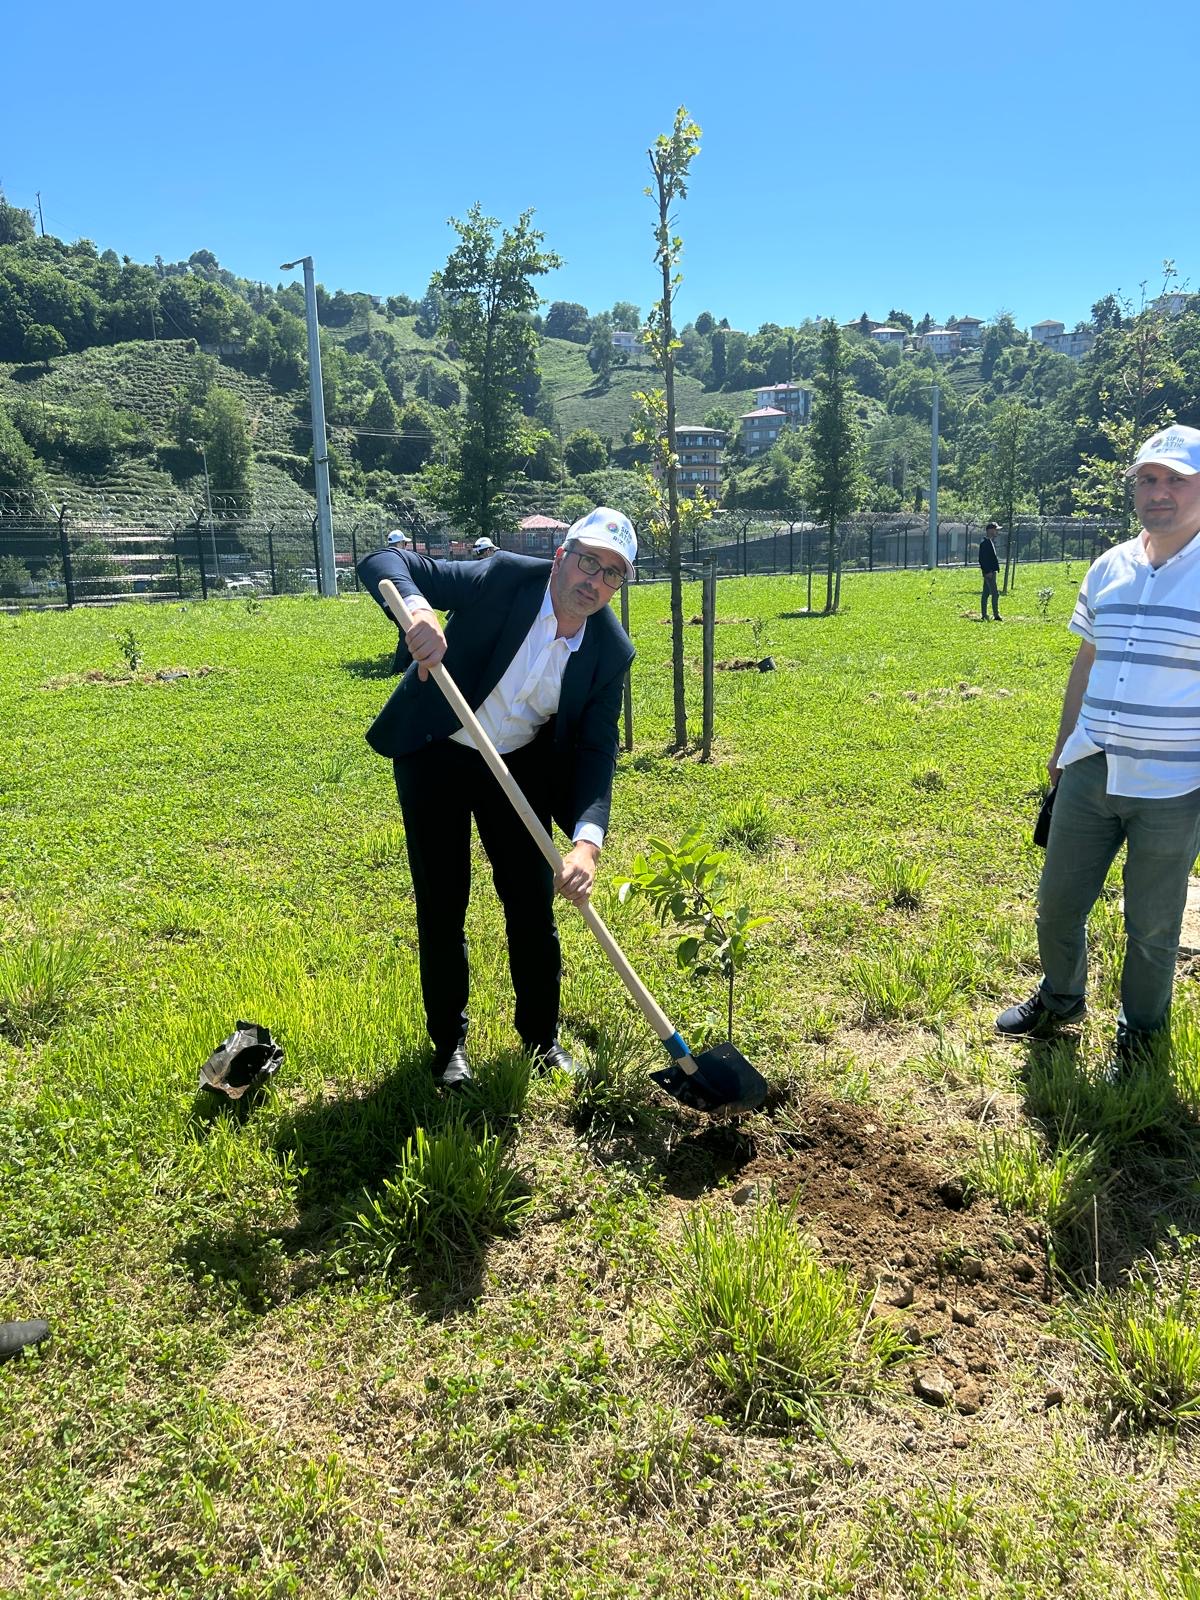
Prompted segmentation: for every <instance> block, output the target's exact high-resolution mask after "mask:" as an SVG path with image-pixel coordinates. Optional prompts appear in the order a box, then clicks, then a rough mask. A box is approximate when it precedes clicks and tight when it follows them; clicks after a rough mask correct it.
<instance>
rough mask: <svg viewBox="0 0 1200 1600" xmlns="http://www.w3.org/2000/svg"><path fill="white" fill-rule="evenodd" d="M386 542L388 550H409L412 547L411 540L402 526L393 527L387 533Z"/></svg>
mask: <svg viewBox="0 0 1200 1600" xmlns="http://www.w3.org/2000/svg"><path fill="white" fill-rule="evenodd" d="M386 543H387V547H388V549H389V550H395V549H400V550H411V549H412V540H411V539H410V538H409V536H408V535H407V534H406V533H405V531H404V529H403V528H393V529H392V531H391V533H389V534H388V536H387V540H386Z"/></svg>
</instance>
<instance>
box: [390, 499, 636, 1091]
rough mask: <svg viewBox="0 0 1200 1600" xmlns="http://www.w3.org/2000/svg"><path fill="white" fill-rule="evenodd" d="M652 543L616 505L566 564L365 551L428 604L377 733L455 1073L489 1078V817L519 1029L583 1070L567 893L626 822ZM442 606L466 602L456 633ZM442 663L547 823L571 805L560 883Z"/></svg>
mask: <svg viewBox="0 0 1200 1600" xmlns="http://www.w3.org/2000/svg"><path fill="white" fill-rule="evenodd" d="M636 555H637V540H636V536H635V534H634V530H633V526H632V524H631V523H630V522H629V519H628V518H627V517H624V516H622V515H621V513H620V512H619V511H610V510H609V509H608V508H607V507H605V506H599V507H597V508H596V510H595V511H591V512H589V513H588V515H587V516H585V517H581V518H580V519H579V521H578V522H576V523H575V524H574V525H573V526H572V527H571V528H570V530H569V531H568V533H567V535H566V537H565V539H564V540H563V543H562V545H561V547H560V548H559V549H558V551H557V552H556V553H555V556H554V559H553V561H545V560H540V559H535V558H534V557H531V556H519V555H513V554H511V553H509V552H507V551H498V552H497V554H496V555H494V556H492V557H491V559H490V560H488V561H479V562H476V561H433V560H430V559H429V558H428V557H425V556H419V555H416V554H412V553H409V552H396V551H391V550H385V551H378V552H376V553H375V554H374V555H370V556H367V557H366V558H365V559H364V560H363V561H362V562H361V563H360V564H359V569H358V570H359V574H360V576H361V577H362V580H363V582H364V584H365V585H366V586H367V588H368V589H369V590H370V591H371V593H372V594H373V595H374V596H375V598H376V600H380V595H379V584H380V582H381V581H382V580H383V579H384V578H390V579H391V580H392V582H393V583H394V584H395V585H396V588H397V589H398V590H399V591H400V593H401V594H402V595H403V596H404V599H405V601H406V603H407V604H408V606H409V608H410V610H411V611H412V613H413V626H412V628H411V629H410V630H409V632H408V634H407V636H406V639H405V643H406V645H407V647H408V650H409V651H410V653H411V656H412V660H411V663H410V664H409V666H408V669H407V670H406V672H405V674H404V677H403V678H402V679H401V681H400V684H399V686H398V687H397V688H396V690H395V691H394V693H393V694H392V697H391V699H390V700H389V701H388V703H387V704H386V705H385V706H384V708H383V710H382V711H381V712H380V714H379V716H378V717H377V718H376V719H375V721H374V723H373V724H372V726H371V728H370V730H369V732H368V734H367V740H368V742H369V743H370V745H371V747H372V749H374V750H376V751H378V753H379V754H380V755H383V756H389V757H391V759H392V761H393V764H394V769H395V775H396V790H397V793H398V795H399V797H400V809H401V812H402V814H403V817H404V832H405V838H406V842H407V846H408V860H409V866H410V868H411V871H412V879H413V891H414V896H415V899H416V908H417V934H418V938H419V941H420V968H421V993H422V997H423V999H424V1002H425V1019H426V1025H427V1026H428V1028H429V1034H430V1038H431V1039H432V1041H433V1051H434V1057H433V1070H434V1074H435V1076H436V1077H438V1078H439V1079H440V1081H441V1082H442V1083H444V1084H446V1085H447V1086H451V1087H452V1086H454V1085H456V1084H461V1083H463V1082H465V1081H466V1080H468V1079H469V1078H470V1076H471V1068H470V1063H469V1061H468V1059H467V1053H466V1035H467V1011H466V1006H467V992H468V968H467V944H466V937H465V934H464V924H465V921H466V911H467V900H468V896H469V893H470V886H471V863H470V839H471V818H472V817H474V818H475V824H476V827H477V828H478V830H479V837H480V841H481V843H482V844H483V848H484V850H485V852H486V854H487V857H488V860H489V862H490V863H491V867H492V879H493V881H494V883H495V885H496V892H497V893H498V894H499V896H500V900H501V904H502V905H503V907H504V917H505V925H506V929H507V934H508V960H509V971H510V972H511V974H512V980H513V989H514V991H515V995H516V1012H515V1021H516V1027H517V1032H518V1033H519V1035H520V1037H521V1039H522V1041H523V1043H524V1045H525V1047H526V1049H527V1050H528V1051H529V1053H530V1055H531V1056H532V1058H533V1060H534V1063H535V1065H537V1066H539V1067H542V1068H546V1067H558V1068H562V1069H565V1070H574V1069H575V1063H574V1062H573V1061H572V1060H571V1058H570V1056H569V1055H568V1054H567V1052H566V1051H565V1050H564V1049H563V1047H562V1046H561V1045H560V1044H559V1042H558V1007H559V983H560V977H561V959H560V954H559V944H558V929H557V927H556V926H555V922H554V908H553V900H554V890H555V888H556V887H557V889H558V892H559V893H560V894H561V895H563V896H564V897H565V898H566V899H568V900H571V901H573V902H575V903H577V904H580V903H582V902H583V901H585V900H587V898H588V896H589V895H590V894H591V890H592V884H593V882H594V879H595V874H596V863H597V861H598V860H599V856H600V847H601V845H602V844H603V842H604V833H605V829H606V828H607V826H608V815H609V806H610V803H611V798H612V780H613V771H614V768H615V766H616V755H617V719H618V715H619V711H620V705H621V691H622V686H623V683H624V679H625V673H626V670H627V669H628V667H629V663H630V662H631V661H632V659H633V646H632V645H631V644H630V642H629V639H628V637H627V636H626V634H625V632H624V630H623V629H622V627H621V625H620V623H619V622H618V621H617V618H616V616H615V615H614V613H613V611H612V609H611V607H610V604H609V602H610V600H611V599H612V596H613V594H614V593H615V592H616V590H618V589H619V588H620V587H621V585H622V583H623V582H624V581H625V580H626V578H627V577H629V576H630V575H631V574H632V572H633V563H634V560H635V558H636ZM380 603H381V604H382V603H383V602H382V601H380ZM385 609H386V608H385ZM437 611H444V612H448V613H449V617H448V620H447V622H446V626H445V629H444V630H443V628H442V626H441V624H440V623H439V622H438V619H437V615H436V612H437ZM442 660H444V661H445V664H446V668H447V670H448V672H449V673H450V675H451V677H452V678H453V679H454V681H455V683H456V684H457V685H458V687H459V688H460V689H461V690H462V692H463V695H464V696H465V697H466V700H467V702H468V704H469V705H470V706H471V708H472V709H473V710H474V711H475V713H476V715H477V716H478V718H479V720H480V721H481V722H482V724H483V726H484V728H485V730H486V731H487V733H488V735H489V737H490V738H491V739H492V742H493V743H494V744H495V745H496V747H497V748H498V749H499V751H500V754H501V755H502V756H503V757H504V759H505V762H506V764H507V766H508V768H509V770H510V772H511V773H512V775H513V777H514V778H515V779H516V781H517V783H518V784H519V785H520V787H521V789H522V790H523V791H524V793H525V795H526V798H527V799H528V800H529V802H530V804H531V805H532V806H533V809H534V810H535V811H536V813H537V815H538V816H539V817H540V818H541V820H542V822H543V824H544V825H545V826H546V827H547V828H548V827H549V826H550V820H551V817H553V818H554V820H556V821H557V822H558V824H559V826H560V827H561V828H562V830H563V832H564V833H565V834H566V835H567V837H568V838H569V839H570V840H571V848H570V849H569V850H568V851H567V853H566V854H565V856H564V857H563V871H562V875H561V877H560V879H559V881H558V882H557V884H556V883H555V881H554V878H553V874H552V873H551V870H550V868H549V866H548V865H547V864H546V862H545V861H544V860H543V859H542V856H541V853H540V851H539V850H538V848H537V846H536V845H535V844H534V842H533V840H532V839H531V838H530V837H529V835H528V833H527V832H526V830H525V828H524V826H523V825H522V823H521V822H520V820H519V818H518V817H517V815H516V813H515V812H514V811H513V809H512V806H511V805H510V803H509V801H508V800H507V799H506V797H505V795H504V792H503V790H502V789H501V788H500V786H499V785H498V784H497V783H496V780H495V779H494V778H493V777H492V775H491V773H490V772H489V771H488V769H487V767H486V765H485V763H484V760H483V757H482V756H481V755H480V754H479V752H478V751H477V750H476V749H475V747H474V745H473V744H472V742H471V739H470V736H469V735H468V734H467V733H466V732H465V731H464V730H463V729H461V728H459V725H458V719H457V717H456V716H455V715H454V712H453V711H452V710H451V708H450V706H449V705H448V703H447V702H446V700H445V699H444V698H443V696H442V693H441V691H440V690H439V689H438V687H437V685H436V684H435V683H433V682H431V681H430V680H429V668H430V667H432V666H435V665H436V664H437V663H438V662H439V661H442Z"/></svg>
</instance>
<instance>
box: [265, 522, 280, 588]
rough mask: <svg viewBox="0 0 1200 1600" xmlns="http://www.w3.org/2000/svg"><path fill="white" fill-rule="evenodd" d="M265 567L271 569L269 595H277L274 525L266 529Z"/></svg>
mask: <svg viewBox="0 0 1200 1600" xmlns="http://www.w3.org/2000/svg"><path fill="white" fill-rule="evenodd" d="M267 565H268V566H269V567H270V569H271V593H272V594H278V593H279V582H278V580H277V578H276V577H275V524H274V523H272V524H271V526H270V527H269V528H268V529H267Z"/></svg>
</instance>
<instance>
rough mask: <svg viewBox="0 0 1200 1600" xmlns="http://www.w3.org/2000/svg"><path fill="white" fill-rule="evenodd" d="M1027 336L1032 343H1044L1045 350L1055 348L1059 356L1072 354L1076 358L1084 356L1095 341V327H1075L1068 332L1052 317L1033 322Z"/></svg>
mask: <svg viewBox="0 0 1200 1600" xmlns="http://www.w3.org/2000/svg"><path fill="white" fill-rule="evenodd" d="M1029 337H1030V338H1031V339H1032V340H1033V342H1034V344H1044V345H1045V347H1046V349H1047V350H1057V351H1058V353H1059V355H1060V356H1074V357H1075V359H1076V360H1078V359H1079V357H1080V356H1086V355H1087V354H1088V352H1089V351H1090V350H1091V348H1092V346H1093V345H1094V344H1095V342H1096V333H1095V329H1093V328H1075V329H1073V330H1072V332H1070V333H1068V332H1067V331H1066V329H1065V328H1064V327H1063V325H1062V323H1061V322H1056V321H1055V320H1054V318H1053V317H1046V318H1045V319H1044V320H1043V321H1042V322H1035V323H1034V325H1033V327H1032V328H1030V330H1029Z"/></svg>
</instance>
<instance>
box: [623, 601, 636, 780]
mask: <svg viewBox="0 0 1200 1600" xmlns="http://www.w3.org/2000/svg"><path fill="white" fill-rule="evenodd" d="M621 626H622V627H623V628H624V629H625V632H626V633H628V632H629V585H628V584H627V583H623V584H622V585H621ZM630 670H631V669H630V668H629V667H626V668H625V687H624V689H623V691H622V698H623V700H624V710H625V748H626V750H632V749H633V684H632V682H631V681H630V676H629V674H630Z"/></svg>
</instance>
